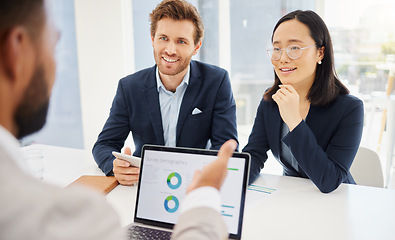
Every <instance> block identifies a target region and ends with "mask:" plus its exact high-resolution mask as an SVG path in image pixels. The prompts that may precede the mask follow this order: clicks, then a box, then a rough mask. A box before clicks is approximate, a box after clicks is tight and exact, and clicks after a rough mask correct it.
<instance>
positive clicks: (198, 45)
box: [193, 40, 202, 55]
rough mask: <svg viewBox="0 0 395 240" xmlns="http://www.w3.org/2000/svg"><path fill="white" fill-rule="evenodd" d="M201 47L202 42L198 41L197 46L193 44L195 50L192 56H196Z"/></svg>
mask: <svg viewBox="0 0 395 240" xmlns="http://www.w3.org/2000/svg"><path fill="white" fill-rule="evenodd" d="M201 47H202V40H200V41H199V42H198V43H197V44H195V50H193V55H196V54H197V53H198V52H199V50H200V48H201Z"/></svg>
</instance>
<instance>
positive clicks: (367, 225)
mask: <svg viewBox="0 0 395 240" xmlns="http://www.w3.org/2000/svg"><path fill="white" fill-rule="evenodd" d="M32 148H34V149H41V150H42V151H43V156H44V174H43V178H44V179H43V181H44V182H47V183H51V184H55V185H58V186H61V187H64V186H66V185H68V184H69V183H71V182H73V181H74V180H75V179H77V178H78V177H80V176H81V175H104V174H103V172H102V171H101V170H100V169H99V168H98V167H97V165H96V163H95V162H94V160H93V157H92V154H91V153H90V152H88V151H85V150H79V149H72V148H64V147H54V146H49V145H39V144H37V145H31V146H28V147H23V148H22V151H25V150H27V149H32ZM136 191H137V187H135V186H131V187H130V186H121V185H119V186H117V187H116V188H115V189H114V190H112V191H111V192H110V193H109V194H108V195H107V196H106V198H107V200H108V202H109V203H110V204H111V205H112V206H113V208H114V209H115V210H116V212H117V213H118V214H119V216H120V220H121V224H122V225H124V226H126V225H128V224H129V223H131V222H132V221H133V215H134V205H135V199H136ZM242 239H380V240H381V239H395V190H391V189H383V188H374V187H366V186H357V185H349V184H342V185H340V186H339V188H338V189H337V190H335V191H334V192H332V193H329V194H324V193H321V192H320V191H319V190H318V189H317V188H316V187H315V186H314V184H313V183H312V182H311V181H310V180H309V179H302V178H295V177H286V176H278V175H268V174H261V176H260V177H259V178H258V179H257V180H256V181H255V182H254V183H253V185H251V186H250V187H249V190H247V197H246V207H245V212H244V223H243V235H242Z"/></svg>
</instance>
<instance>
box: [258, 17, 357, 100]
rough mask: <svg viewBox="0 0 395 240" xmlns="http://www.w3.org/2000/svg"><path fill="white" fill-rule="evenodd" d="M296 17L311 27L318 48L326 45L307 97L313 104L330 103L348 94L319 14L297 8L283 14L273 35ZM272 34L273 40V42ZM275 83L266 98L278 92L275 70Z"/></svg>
mask: <svg viewBox="0 0 395 240" xmlns="http://www.w3.org/2000/svg"><path fill="white" fill-rule="evenodd" d="M293 19H296V20H298V21H299V22H301V23H303V24H304V25H306V26H307V27H308V28H309V31H310V36H311V38H312V39H313V40H314V42H315V44H316V46H317V48H321V47H324V58H323V59H322V64H318V65H317V69H316V74H315V79H314V82H313V85H312V86H311V88H310V91H309V93H308V94H307V99H308V100H309V101H310V103H311V104H312V105H321V106H323V105H328V104H329V103H331V102H332V101H333V100H334V99H335V98H336V97H337V96H339V95H340V94H348V93H349V91H348V89H347V88H346V86H344V85H343V84H342V83H341V82H340V80H339V78H338V77H337V74H336V70H335V63H334V58H333V47H332V40H331V36H330V34H329V31H328V28H327V27H326V25H325V23H324V21H323V20H322V19H321V17H320V16H318V14H316V13H315V12H313V11H301V10H296V11H293V12H290V13H288V14H287V15H285V16H283V17H282V18H281V19H280V20H279V21H278V22H277V24H276V26H275V27H274V30H273V35H274V32H275V31H276V29H277V28H278V26H280V24H281V23H283V22H286V21H289V20H293ZM273 35H272V42H273ZM274 76H275V77H274V84H273V86H272V87H270V88H269V89H268V90H267V91H266V93H265V94H264V99H265V100H269V101H273V99H272V95H273V94H275V93H276V92H277V90H278V89H279V85H281V81H280V79H279V78H278V76H277V74H276V73H275V72H274Z"/></svg>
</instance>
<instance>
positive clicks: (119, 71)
mask: <svg viewBox="0 0 395 240" xmlns="http://www.w3.org/2000/svg"><path fill="white" fill-rule="evenodd" d="M74 6H75V20H76V21H75V23H76V37H77V51H78V67H79V77H80V91H81V110H82V126H83V135H84V148H85V149H87V150H91V149H92V147H93V144H94V143H95V141H96V140H97V136H98V134H99V133H100V131H101V129H102V128H103V125H104V123H105V121H106V119H107V117H108V114H109V110H110V107H111V103H112V100H113V98H114V96H115V92H116V87H117V83H118V80H119V79H120V78H122V77H124V76H126V75H128V74H131V73H133V72H134V57H133V56H134V51H133V37H132V36H133V29H132V27H133V25H132V6H131V1H129V0H75V1H74Z"/></svg>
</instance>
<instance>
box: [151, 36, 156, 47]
mask: <svg viewBox="0 0 395 240" xmlns="http://www.w3.org/2000/svg"><path fill="white" fill-rule="evenodd" d="M154 37H155V36H153V35H151V45H152V47H153V46H154Z"/></svg>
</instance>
